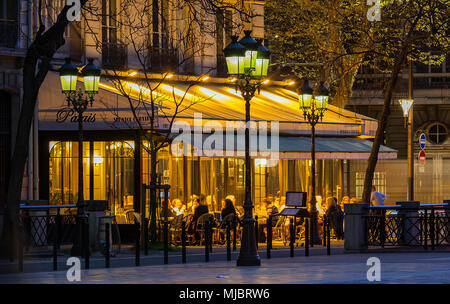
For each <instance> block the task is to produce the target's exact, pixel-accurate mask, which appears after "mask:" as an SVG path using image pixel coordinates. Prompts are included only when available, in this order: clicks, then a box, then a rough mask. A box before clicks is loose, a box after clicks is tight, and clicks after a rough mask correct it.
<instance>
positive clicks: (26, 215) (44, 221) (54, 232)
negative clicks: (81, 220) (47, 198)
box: [19, 205, 76, 251]
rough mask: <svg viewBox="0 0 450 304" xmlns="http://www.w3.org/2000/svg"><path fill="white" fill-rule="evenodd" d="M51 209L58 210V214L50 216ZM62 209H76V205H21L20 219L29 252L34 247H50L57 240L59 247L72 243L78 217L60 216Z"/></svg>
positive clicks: (71, 215) (70, 215)
mask: <svg viewBox="0 0 450 304" xmlns="http://www.w3.org/2000/svg"><path fill="white" fill-rule="evenodd" d="M50 208H52V209H57V213H56V214H50ZM61 208H76V205H52V206H25V205H21V207H20V209H21V212H20V215H19V219H20V222H21V224H22V227H23V233H24V245H25V249H26V250H27V251H28V250H29V249H30V248H34V247H43V246H50V245H52V244H53V243H54V241H55V240H56V239H57V244H58V246H59V245H62V244H70V243H72V241H73V234H74V232H75V225H76V215H73V214H60V209H61ZM56 237H57V238H56Z"/></svg>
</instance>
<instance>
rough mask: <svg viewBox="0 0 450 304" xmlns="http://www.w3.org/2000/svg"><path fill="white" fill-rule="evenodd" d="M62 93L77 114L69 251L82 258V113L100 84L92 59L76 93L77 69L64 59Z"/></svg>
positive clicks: (60, 74) (61, 72) (83, 218)
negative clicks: (75, 181)
mask: <svg viewBox="0 0 450 304" xmlns="http://www.w3.org/2000/svg"><path fill="white" fill-rule="evenodd" d="M59 76H60V80H61V88H62V92H63V93H64V94H65V95H66V100H67V104H68V106H72V107H73V108H74V110H75V112H77V113H78V200H77V228H76V229H77V230H76V231H77V232H76V234H75V239H74V244H73V247H72V250H71V255H72V256H82V255H83V253H85V252H86V251H84V250H85V249H86V247H83V246H88V244H84V245H83V224H84V223H85V222H86V221H87V219H88V217H87V214H86V210H85V208H86V206H85V201H84V193H83V187H84V186H83V113H84V111H85V110H86V108H87V107H88V105H89V103H90V104H91V106H92V102H93V101H94V95H95V94H97V93H98V84H99V82H100V69H99V68H98V67H97V66H96V65H95V64H94V61H93V59H89V60H88V64H87V65H86V66H84V67H83V68H82V71H81V76H82V77H83V82H84V91H85V94H86V95H85V94H83V92H82V91H81V89H80V90H79V91H78V92H77V79H78V76H79V73H78V69H77V67H76V66H75V65H73V64H72V63H71V62H70V58H66V62H65V64H64V65H63V66H62V67H61V68H60V70H59Z"/></svg>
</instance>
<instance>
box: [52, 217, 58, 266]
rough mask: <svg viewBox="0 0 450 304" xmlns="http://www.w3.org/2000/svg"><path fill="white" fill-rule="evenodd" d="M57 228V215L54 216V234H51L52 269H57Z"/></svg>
mask: <svg viewBox="0 0 450 304" xmlns="http://www.w3.org/2000/svg"><path fill="white" fill-rule="evenodd" d="M58 230H59V228H58V224H57V217H56V218H55V234H54V235H53V270H54V271H56V270H58V237H59V231H58Z"/></svg>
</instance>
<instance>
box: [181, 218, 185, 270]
mask: <svg viewBox="0 0 450 304" xmlns="http://www.w3.org/2000/svg"><path fill="white" fill-rule="evenodd" d="M181 263H183V264H185V263H186V221H181Z"/></svg>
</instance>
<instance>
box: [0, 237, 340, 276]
mask: <svg viewBox="0 0 450 304" xmlns="http://www.w3.org/2000/svg"><path fill="white" fill-rule="evenodd" d="M186 251H187V258H186V260H187V264H190V263H199V262H204V261H205V248H204V247H188V248H187V250H186ZM266 253H267V251H266V247H265V245H264V244H260V246H259V255H260V257H261V259H262V260H266V259H267V256H266ZM343 253H344V246H343V241H332V242H331V255H336V254H343ZM163 254H164V253H163V251H149V254H148V256H145V255H144V252H143V251H141V256H140V265H141V266H148V265H163V264H164V255H163ZM226 254H227V253H226V247H224V246H220V247H213V251H212V253H210V254H209V261H210V263H216V262H220V261H226ZM289 254H290V249H289V247H284V246H278V247H275V245H274V248H273V249H272V250H271V257H272V258H281V257H289ZM326 254H327V253H326V247H324V246H322V245H315V246H314V247H310V248H309V255H310V256H316V255H326ZM238 255H239V246H238V247H237V248H236V251H232V252H231V259H232V261H234V263H235V261H236V259H237V257H238ZM294 255H295V256H304V255H305V250H304V247H301V246H298V247H294ZM69 257H70V255H69V254H68V253H66V254H65V255H64V256H58V270H62V269H67V266H66V261H67V259H68V258H69ZM81 262H82V268H83V269H84V259H81ZM89 262H90V263H89V264H90V269H98V268H105V258H104V257H103V256H102V255H100V253H98V252H95V253H93V254H92V256H91V258H90V259H89ZM181 262H182V257H181V248H180V251H176V252H174V251H169V265H170V264H181ZM23 264H24V266H23V270H24V273H29V272H46V271H52V270H53V258H52V256H51V254H50V253H47V256H45V257H44V256H41V257H30V256H28V257H27V255H25V258H24V263H23ZM132 266H135V251H134V250H132V249H130V248H125V249H123V250H121V253H120V254H119V255H118V256H116V257H111V258H110V267H111V268H116V267H132ZM17 269H18V267H17V261H15V262H12V263H11V262H9V261H5V260H0V274H7V273H17Z"/></svg>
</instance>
